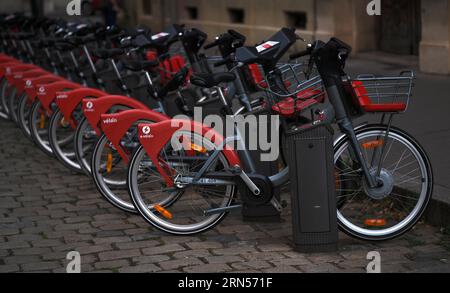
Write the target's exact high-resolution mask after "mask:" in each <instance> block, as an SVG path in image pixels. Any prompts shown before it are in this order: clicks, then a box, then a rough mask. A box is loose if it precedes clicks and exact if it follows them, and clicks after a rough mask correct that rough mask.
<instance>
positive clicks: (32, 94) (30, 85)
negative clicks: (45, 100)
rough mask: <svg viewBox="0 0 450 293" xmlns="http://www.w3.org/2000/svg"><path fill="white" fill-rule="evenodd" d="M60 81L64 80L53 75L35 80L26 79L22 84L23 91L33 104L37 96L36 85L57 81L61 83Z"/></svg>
mask: <svg viewBox="0 0 450 293" xmlns="http://www.w3.org/2000/svg"><path fill="white" fill-rule="evenodd" d="M61 80H64V78H62V77H59V76H57V75H54V74H47V75H44V76H40V77H37V78H26V79H25V80H24V83H25V86H24V90H25V93H26V94H27V96H28V99H29V100H30V102H33V101H34V99H35V98H36V96H37V93H36V91H37V89H36V85H37V84H44V83H53V82H57V81H61Z"/></svg>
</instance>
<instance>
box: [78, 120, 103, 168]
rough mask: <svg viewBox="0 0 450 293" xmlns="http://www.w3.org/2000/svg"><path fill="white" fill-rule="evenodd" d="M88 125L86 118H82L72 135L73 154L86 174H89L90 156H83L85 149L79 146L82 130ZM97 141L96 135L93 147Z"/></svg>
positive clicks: (80, 144)
mask: <svg viewBox="0 0 450 293" xmlns="http://www.w3.org/2000/svg"><path fill="white" fill-rule="evenodd" d="M88 127H90V125H89V122H88V121H87V119H86V118H83V119H82V120H81V121H80V123H78V125H77V129H76V130H75V137H74V142H73V143H74V150H75V156H76V158H77V161H78V163H79V164H80V167H81V170H82V171H83V172H84V173H85V174H86V175H88V176H91V175H92V174H91V157H87V158H85V157H84V156H86V155H87V154H85V151H84V150H82V149H81V148H82V147H83V145H82V139H83V132H84V130H85V129H86V128H88ZM97 142H98V137H97V138H96V142H95V143H94V144H93V147H94V148H95V145H96V144H97Z"/></svg>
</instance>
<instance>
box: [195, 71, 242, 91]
mask: <svg viewBox="0 0 450 293" xmlns="http://www.w3.org/2000/svg"><path fill="white" fill-rule="evenodd" d="M235 79H236V76H235V75H234V74H233V73H231V72H219V73H213V74H210V73H195V74H193V75H192V76H191V83H192V84H193V85H196V86H199V87H206V88H211V87H214V86H218V85H219V84H221V83H222V82H232V81H234V80H235Z"/></svg>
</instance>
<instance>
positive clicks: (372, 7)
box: [366, 0, 381, 16]
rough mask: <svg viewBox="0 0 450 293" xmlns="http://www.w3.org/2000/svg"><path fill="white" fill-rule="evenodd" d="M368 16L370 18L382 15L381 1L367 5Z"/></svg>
mask: <svg viewBox="0 0 450 293" xmlns="http://www.w3.org/2000/svg"><path fill="white" fill-rule="evenodd" d="M366 11H367V14H368V15H370V16H374V15H381V0H372V1H370V2H369V4H367V8H366Z"/></svg>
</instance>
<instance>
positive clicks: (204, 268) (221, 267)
mask: <svg viewBox="0 0 450 293" xmlns="http://www.w3.org/2000/svg"><path fill="white" fill-rule="evenodd" d="M231 270H232V268H231V267H230V266H228V265H227V264H205V265H201V266H190V267H185V268H183V271H184V272H186V273H211V272H215V273H221V272H229V271H231Z"/></svg>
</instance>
